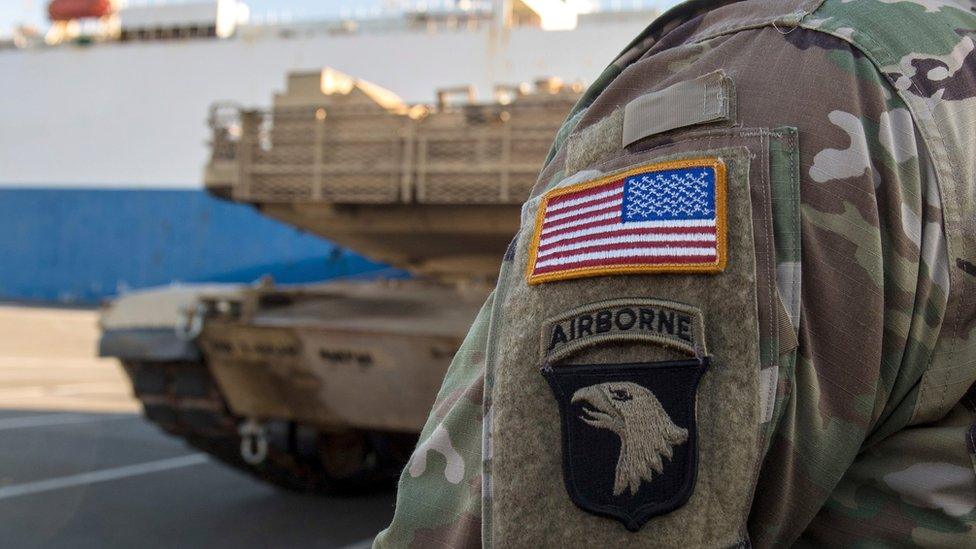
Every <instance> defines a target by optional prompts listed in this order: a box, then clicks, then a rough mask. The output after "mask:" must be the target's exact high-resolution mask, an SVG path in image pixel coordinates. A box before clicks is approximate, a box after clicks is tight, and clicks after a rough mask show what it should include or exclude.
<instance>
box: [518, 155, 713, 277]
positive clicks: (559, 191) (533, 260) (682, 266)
mask: <svg viewBox="0 0 976 549" xmlns="http://www.w3.org/2000/svg"><path fill="white" fill-rule="evenodd" d="M689 168H711V169H712V170H714V173H715V260H714V261H708V262H702V263H667V262H661V263H650V262H640V261H634V262H633V263H626V264H620V265H596V266H588V267H579V268H567V269H564V270H557V271H553V272H548V273H538V274H537V273H536V264H537V263H538V253H539V242H540V240H541V239H542V226H543V223H544V221H545V217H546V210H547V208H548V207H549V204H550V203H551V202H552V201H553V200H554V199H556V198H558V197H560V196H563V195H566V194H570V193H578V192H580V191H585V190H588V189H592V188H594V187H599V186H601V185H608V184H610V183H614V182H618V181H622V180H624V179H625V178H627V177H630V176H633V175H637V174H644V173H654V172H660V171H666V170H681V169H689ZM621 200H622V198H621ZM727 265H728V170H727V169H726V165H725V162H724V161H723V160H722V159H721V158H718V157H701V158H690V159H684V160H672V161H665V162H649V163H645V164H641V165H638V166H635V167H633V168H628V169H625V170H623V171H618V172H616V173H612V174H608V175H606V176H603V177H600V178H598V179H593V180H590V181H584V182H582V183H577V184H574V185H570V186H567V187H559V188H556V189H552V190H551V191H549V192H547V193H546V194H545V195H544V196H543V198H542V200H541V201H540V203H539V209H538V211H537V212H536V219H535V226H534V232H533V235H532V239H531V241H530V244H529V258H528V262H527V265H526V281H527V282H528V283H529V284H541V283H544V282H553V281H558V280H569V279H574V278H585V277H593V276H611V275H626V274H675V273H688V274H718V273H721V272H723V271H725V268H726V266H727Z"/></svg>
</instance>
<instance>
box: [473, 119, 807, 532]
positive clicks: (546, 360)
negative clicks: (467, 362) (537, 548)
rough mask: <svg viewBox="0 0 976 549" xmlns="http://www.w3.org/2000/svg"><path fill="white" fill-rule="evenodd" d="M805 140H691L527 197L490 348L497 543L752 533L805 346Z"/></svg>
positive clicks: (716, 134) (778, 133) (732, 132)
mask: <svg viewBox="0 0 976 549" xmlns="http://www.w3.org/2000/svg"><path fill="white" fill-rule="evenodd" d="M796 150H797V149H796V135H795V131H794V130H792V129H789V128H784V129H776V130H767V129H742V128H722V129H712V130H706V131H699V132H695V133H687V134H684V135H682V136H680V137H678V138H675V139H672V140H670V142H668V143H665V144H661V145H658V146H655V147H653V148H649V149H646V150H640V151H633V152H629V153H627V154H624V155H622V156H618V157H615V158H612V159H610V160H606V161H604V162H602V163H598V164H595V165H591V166H589V167H588V168H587V169H586V170H582V171H580V172H578V173H575V174H570V175H569V177H567V178H565V179H564V180H562V181H560V182H558V183H556V184H555V185H553V186H552V187H551V188H549V189H547V190H546V191H545V192H543V193H540V194H539V195H538V196H536V197H534V198H533V199H532V200H530V201H529V202H527V203H526V205H525V207H524V209H523V213H522V228H521V230H520V233H519V236H518V243H517V245H516V247H515V249H514V259H513V261H512V262H511V263H510V267H509V268H507V269H506V270H503V272H502V276H501V280H500V282H499V289H498V294H497V300H496V311H495V317H494V318H493V320H492V337H491V341H490V342H489V368H490V369H491V370H492V373H491V376H492V379H493V382H492V384H491V397H490V399H491V402H492V418H491V422H490V425H491V427H490V429H491V432H490V433H489V434H488V435H489V437H490V440H491V449H492V452H491V467H490V474H491V476H492V482H491V494H490V502H491V503H490V505H491V509H490V510H489V512H490V514H491V516H492V521H491V526H490V527H491V539H492V540H493V542H494V543H496V544H500V546H507V545H526V546H532V545H562V544H572V543H574V542H577V541H578V540H576V539H574V538H573V536H574V532H576V531H577V530H576V529H575V528H563V526H565V525H570V524H573V525H580V528H582V529H583V530H582V531H585V532H587V535H599V536H600V537H599V538H598V539H600V544H601V545H608V546H614V545H618V544H619V545H624V544H631V543H643V544H650V545H655V544H657V543H661V542H663V541H665V540H674V539H682V540H685V542H686V543H687V544H688V545H689V546H721V545H730V544H734V543H737V542H739V541H741V540H740V536H741V534H742V532H743V531H744V525H745V523H746V520H747V516H748V510H749V506H750V502H751V500H752V491H753V488H754V483H755V479H754V476H755V472H756V470H757V469H758V463H759V461H760V459H761V456H762V453H763V451H764V448H765V445H766V443H767V437H768V430H769V429H768V426H769V425H770V424H771V419H772V418H773V417H774V415H775V413H776V411H777V410H776V408H777V400H776V394H777V391H776V387H777V384H778V380H779V379H781V377H782V376H785V375H792V372H791V369H792V361H791V358H790V357H791V355H792V354H795V349H796V333H795V327H796V324H797V322H798V319H797V318H796V316H797V315H798V312H797V311H798V310H799V304H798V300H799V267H798V266H799V237H800V235H799V221H798V211H797V209H798V202H799V201H798V190H797V189H796V181H797V174H796V169H797V168H796V161H797V159H796ZM781 366H783V367H782V368H781ZM540 502H545V505H544V506H542V505H541V504H540ZM532 515H539V520H532V519H530V518H527V517H531V516H532ZM692 538H694V539H692Z"/></svg>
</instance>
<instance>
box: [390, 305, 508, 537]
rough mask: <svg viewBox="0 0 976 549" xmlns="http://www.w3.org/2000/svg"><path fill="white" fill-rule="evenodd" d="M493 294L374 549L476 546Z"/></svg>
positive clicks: (440, 395)
mask: <svg viewBox="0 0 976 549" xmlns="http://www.w3.org/2000/svg"><path fill="white" fill-rule="evenodd" d="M492 301H493V296H489V297H488V300H487V301H486V303H485V305H484V307H482V309H481V311H480V312H479V313H478V316H477V318H476V319H475V321H474V324H473V326H472V327H471V330H470V331H469V332H468V335H467V337H466V338H465V340H464V342H463V343H462V345H461V348H460V349H459V350H458V352H457V354H456V355H455V357H454V361H453V362H452V363H451V367H450V368H449V369H448V371H447V374H446V376H445V378H444V383H443V385H442V386H441V389H440V391H439V393H438V395H437V399H436V400H435V402H434V407H433V410H432V411H431V414H430V416H429V417H428V419H427V423H426V425H425V426H424V429H423V431H422V433H421V435H420V442H419V444H418V445H417V448H416V449H415V450H414V452H413V455H412V456H411V458H410V461H409V463H408V464H407V467H406V468H405V469H404V471H403V473H402V474H401V476H400V483H399V487H398V490H397V501H396V512H395V514H394V516H393V522H392V523H391V524H390V526H389V527H388V528H387V529H386V530H384V531H383V532H381V533H380V534H379V536H377V538H376V540H375V541H374V543H373V547H375V548H382V547H425V548H426V547H477V546H480V544H481V480H482V474H481V471H482V467H481V441H482V437H481V432H482V417H483V413H482V397H483V395H484V380H485V347H486V342H487V338H488V319H489V317H490V316H491V309H492Z"/></svg>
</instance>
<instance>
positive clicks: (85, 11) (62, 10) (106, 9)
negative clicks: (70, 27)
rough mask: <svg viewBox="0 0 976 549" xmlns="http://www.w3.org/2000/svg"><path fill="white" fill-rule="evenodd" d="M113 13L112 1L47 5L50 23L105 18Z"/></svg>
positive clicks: (79, 0) (57, 0) (65, 0)
mask: <svg viewBox="0 0 976 549" xmlns="http://www.w3.org/2000/svg"><path fill="white" fill-rule="evenodd" d="M113 11H115V9H114V7H113V6H112V0H53V1H52V2H51V3H50V4H48V5H47V15H48V17H50V18H51V21H71V20H72V19H84V18H86V17H105V16H106V15H109V14H111V13H112V12H113Z"/></svg>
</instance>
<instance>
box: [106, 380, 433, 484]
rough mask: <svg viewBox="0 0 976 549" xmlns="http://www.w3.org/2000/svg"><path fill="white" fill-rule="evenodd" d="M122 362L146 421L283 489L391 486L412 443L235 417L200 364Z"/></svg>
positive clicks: (410, 438) (405, 437)
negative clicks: (140, 403)
mask: <svg viewBox="0 0 976 549" xmlns="http://www.w3.org/2000/svg"><path fill="white" fill-rule="evenodd" d="M123 366H124V368H125V371H126V373H127V374H128V375H129V377H130V379H131V380H132V385H133V388H134V390H135V395H136V398H138V399H139V400H140V401H141V402H142V405H143V412H144V415H145V417H146V418H147V419H148V420H149V421H151V422H152V423H155V424H156V425H158V426H159V427H160V428H162V429H163V430H164V431H166V432H167V433H169V434H172V435H175V436H178V437H180V438H182V439H183V440H184V441H186V442H187V443H188V444H189V445H190V446H193V447H194V448H197V449H199V450H201V451H203V452H206V453H207V454H209V455H211V456H212V457H214V458H216V459H218V460H220V461H221V462H223V463H225V464H227V465H230V466H231V467H234V468H236V469H239V470H242V471H245V472H247V473H249V474H251V475H253V476H256V477H258V478H260V479H261V480H264V481H266V482H269V483H271V484H274V485H276V486H279V487H281V488H285V489H288V490H294V491H298V492H312V493H322V494H350V495H351V494H359V493H364V492H372V491H376V490H383V489H388V488H391V487H392V486H393V485H394V483H395V481H396V478H397V477H398V476H399V473H400V471H401V470H402V468H403V467H404V465H405V464H406V462H407V459H408V458H409V456H410V452H411V450H412V449H413V446H414V444H416V442H417V437H416V436H415V435H409V434H400V433H374V432H365V431H344V432H341V433H329V432H321V431H318V430H316V429H314V428H312V427H309V426H303V425H299V424H296V423H294V422H290V421H269V422H265V423H261V422H258V421H255V420H253V419H250V418H243V417H239V416H236V415H234V414H233V413H232V412H231V411H230V409H229V408H228V407H227V402H226V401H225V400H224V398H223V396H222V395H221V393H220V390H219V388H218V386H217V384H216V382H215V381H214V379H213V377H212V376H211V374H210V371H209V369H208V368H207V366H206V365H205V364H203V363H198V362H124V363H123ZM242 450H243V451H242Z"/></svg>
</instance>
